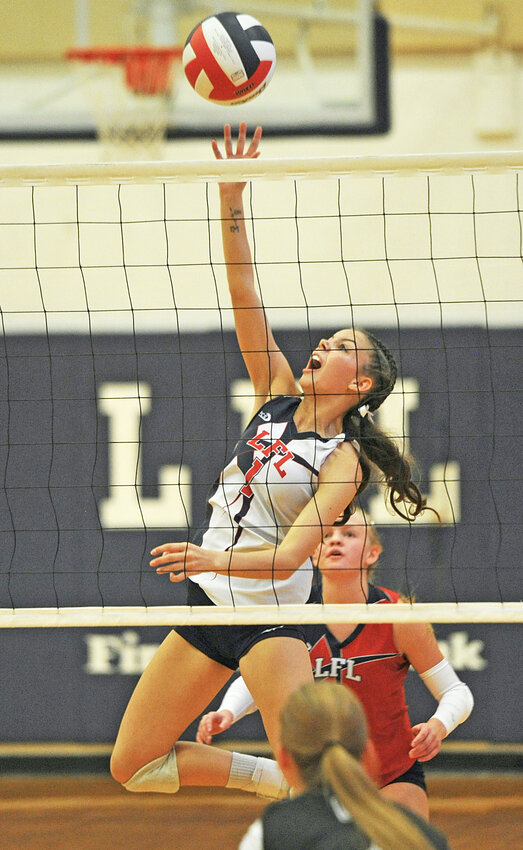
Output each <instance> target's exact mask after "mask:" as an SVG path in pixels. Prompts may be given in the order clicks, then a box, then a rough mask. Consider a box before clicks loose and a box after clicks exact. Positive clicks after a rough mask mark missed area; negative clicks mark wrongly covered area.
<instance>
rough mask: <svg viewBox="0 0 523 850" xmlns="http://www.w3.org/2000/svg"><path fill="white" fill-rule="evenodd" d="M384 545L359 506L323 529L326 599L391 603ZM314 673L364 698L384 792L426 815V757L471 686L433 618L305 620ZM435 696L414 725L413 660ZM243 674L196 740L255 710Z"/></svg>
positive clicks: (465, 706)
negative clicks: (379, 575) (409, 700)
mask: <svg viewBox="0 0 523 850" xmlns="http://www.w3.org/2000/svg"><path fill="white" fill-rule="evenodd" d="M381 552H382V546H381V543H380V540H379V536H378V533H377V530H376V527H375V526H374V525H372V524H369V523H368V521H367V520H366V517H365V514H364V513H363V512H362V511H360V510H358V511H356V512H355V513H354V514H353V516H352V517H351V518H350V520H349V522H348V523H347V524H345V525H334V526H333V527H332V528H329V529H327V531H326V532H325V535H324V538H323V543H322V544H321V547H320V548H319V550H318V552H317V553H316V559H317V564H318V567H319V570H320V573H321V578H322V591H321V593H322V598H323V601H324V602H326V603H332V604H343V603H364V602H368V603H369V604H376V605H390V604H394V603H395V602H398V601H399V600H400V594H399V593H396V592H395V591H392V590H388V589H386V588H382V587H378V586H376V585H374V584H372V583H371V582H370V581H369V579H370V578H371V575H372V572H373V570H374V568H375V566H376V563H377V561H378V558H379V556H380V554H381ZM304 631H305V635H306V638H307V645H308V647H309V655H310V659H311V662H312V668H313V673H314V677H315V679H316V680H317V681H320V682H321V681H324V680H326V679H334V680H337V681H339V682H342V683H343V684H344V685H346V686H347V687H348V688H349V689H350V690H352V691H354V693H355V694H356V695H357V696H358V698H359V699H360V701H361V703H362V705H363V707H364V709H365V713H366V716H367V720H368V724H369V735H370V739H371V741H372V743H373V745H374V750H375V752H376V755H377V759H378V764H379V771H378V775H377V776H376V779H377V782H378V785H379V786H380V787H381V789H382V793H383V794H384V795H385V796H386V797H388V798H389V799H392V800H395V801H396V802H399V803H401V804H403V805H404V806H407V807H408V808H410V809H412V810H413V811H415V812H417V813H418V814H420V815H422V816H423V817H428V813H429V807H428V799H427V791H426V786H425V780H424V775H423V768H422V765H421V762H425V761H429V760H430V759H432V758H434V756H435V755H436V754H437V753H438V752H439V750H440V746H441V741H442V739H443V738H445V737H446V736H447V735H448V734H449V733H450V732H452V730H453V729H454V728H455V727H456V726H457V725H458V724H459V723H462V722H463V721H464V720H466V718H467V717H468V716H469V714H470V712H471V710H472V706H473V699H472V694H471V692H470V690H469V688H468V687H467V685H465V684H464V682H461V681H460V680H459V679H458V677H457V676H456V674H455V672H454V671H453V669H452V667H451V666H450V664H449V663H448V661H446V660H445V659H444V658H443V655H442V654H441V652H440V650H439V648H438V644H437V643H436V639H435V637H434V633H433V631H432V628H431V627H430V626H427V625H425V624H422V623H396V624H394V625H392V624H388V623H367V624H360V625H356V624H347V625H345V624H343V625H340V624H336V625H330V626H321V625H313V624H310V625H305V626H304ZM411 664H412V666H413V667H414V669H415V670H416V671H417V672H418V673H419V675H420V676H421V678H422V680H423V682H424V683H425V685H426V686H427V688H428V689H429V691H430V692H431V694H432V695H433V696H434V697H435V698H436V700H438V703H439V704H438V707H437V709H436V711H435V713H434V714H433V715H432V717H431V718H430V719H429V720H427V721H426V722H424V723H418V724H416V725H415V726H411V723H410V720H409V715H408V710H407V705H406V702H405V690H404V682H405V677H406V675H407V671H408V669H409V665H411ZM254 708H255V705H253V701H252V698H251V696H250V694H249V692H248V690H247V688H246V687H245V683H244V682H243V680H242V679H241V678H239V679H237V680H235V682H233V684H232V685H231V687H230V688H229V690H228V691H227V692H226V694H225V696H224V698H223V700H222V704H221V706H220V708H219V710H218V711H216V712H209V713H208V714H206V715H204V717H203V718H202V719H201V721H200V725H199V729H198V734H197V740H198V741H200V742H201V743H207V744H208V743H210V742H211V740H212V737H213V735H214V734H216V733H217V732H222V731H225V729H228V728H229V727H230V726H231V725H232V723H234V722H236V720H238V719H239V718H240V717H243V716H244V715H245V714H247V713H249V712H250V711H252V710H254Z"/></svg>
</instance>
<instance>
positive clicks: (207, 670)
mask: <svg viewBox="0 0 523 850" xmlns="http://www.w3.org/2000/svg"><path fill="white" fill-rule="evenodd" d="M230 676H231V670H229V669H228V668H227V667H224V666H223V665H221V664H218V663H217V662H216V661H213V660H212V659H210V658H207V656H206V655H204V654H203V653H202V652H200V651H199V650H197V649H196V648H195V647H193V646H191V644H189V643H187V641H186V640H184V639H183V638H182V637H180V635H178V634H177V633H176V632H171V633H170V634H169V635H168V636H167V637H166V638H165V640H164V641H163V643H162V644H161V646H160V647H159V649H158V650H157V652H156V654H155V655H154V657H153V659H152V660H151V662H150V663H149V665H148V666H147V668H146V669H145V671H144V673H143V674H142V676H141V678H140V680H139V682H138V684H137V685H136V688H135V690H134V693H133V695H132V696H131V699H130V701H129V704H128V706H127V708H126V710H125V714H124V716H123V718H122V722H121V725H120V730H119V732H118V737H117V739H116V743H115V747H114V750H113V755H112V758H111V772H112V775H113V777H114V778H115V779H116V780H117V781H118V782H122V783H123V782H127V781H128V780H129V779H130V778H131V776H133V775H134V774H135V773H136V771H137V770H139V769H140V768H141V767H142V766H143V765H145V764H148V763H149V762H152V761H153V760H154V759H156V758H158V757H160V756H163V755H165V753H168V752H169V751H170V750H171V749H172V747H173V745H174V744H175V743H176V741H177V740H178V738H179V737H180V735H181V734H182V732H184V731H185V729H186V728H187V726H188V725H189V723H191V721H192V720H194V718H195V717H197V716H198V714H200V713H201V712H202V711H204V709H205V708H206V707H207V705H208V704H209V702H210V701H211V700H212V699H213V697H214V696H215V695H216V694H217V693H218V691H219V690H220V688H222V687H223V685H224V684H225V683H226V682H227V681H228V679H229V678H230ZM210 750H211V748H210V747H206V746H205V745H202V744H191V745H188V746H187V745H185V744H184V745H180V751H179V756H180V758H179V764H178V769H179V775H180V781H181V783H182V784H211V785H225V783H226V781H227V776H228V770H229V767H230V761H231V755H230V753H227V752H226V751H224V750H220V751H218V750H215V751H213V754H212V758H211V752H210ZM177 755H178V747H177ZM200 770H201V771H202V781H201V782H200V781H197V778H198V775H199V771H200Z"/></svg>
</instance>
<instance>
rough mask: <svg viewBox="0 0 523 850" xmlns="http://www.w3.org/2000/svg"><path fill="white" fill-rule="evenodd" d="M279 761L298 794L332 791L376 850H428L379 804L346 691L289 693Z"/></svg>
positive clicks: (327, 686) (362, 721)
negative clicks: (315, 790)
mask: <svg viewBox="0 0 523 850" xmlns="http://www.w3.org/2000/svg"><path fill="white" fill-rule="evenodd" d="M280 723H281V731H280V748H279V754H278V755H279V758H278V760H279V762H280V765H281V766H282V769H283V771H284V773H285V774H286V778H287V780H288V781H289V782H290V784H291V785H292V786H293V787H294V788H295V790H296V791H297V792H298V793H303V792H304V791H306V790H309V789H314V788H322V789H323V790H324V791H326V792H327V794H329V792H332V793H333V794H334V795H335V797H336V799H337V800H338V802H339V803H341V804H342V806H343V807H344V808H345V809H346V810H347V811H348V812H349V813H350V815H351V816H352V818H353V820H354V821H355V822H356V824H357V825H358V826H359V827H360V829H361V830H362V831H363V832H364V833H365V834H366V835H368V836H369V838H370V839H371V840H372V841H373V842H374V843H375V844H376V845H377V846H379V847H381V848H382V850H430V848H433V845H432V844H429V842H428V841H427V840H426V839H425V837H424V835H423V834H422V833H421V832H420V830H419V829H418V828H417V827H415V826H414V824H413V823H412V822H411V821H410V820H409V819H407V817H406V816H405V815H403V813H402V812H401V811H400V810H399V809H397V808H396V807H395V806H393V805H392V804H391V803H389V802H388V801H387V800H385V799H384V798H383V797H382V796H381V795H380V793H379V791H378V789H377V788H376V786H375V785H374V783H373V782H372V780H371V779H370V778H369V776H368V775H367V773H366V772H365V770H364V769H363V767H362V765H361V764H360V762H361V761H362V759H364V757H365V753H366V748H367V721H366V718H365V713H364V711H363V708H362V706H361V704H360V702H359V700H358V698H357V697H356V696H355V694H354V693H353V692H352V691H351V690H349V688H347V687H345V686H344V685H342V684H340V683H338V682H332V681H326V682H322V683H321V684H316V683H314V682H309V683H308V684H306V685H302V686H301V687H300V688H298V689H297V690H295V691H294V692H293V693H292V694H291V695H290V697H289V698H288V700H287V702H286V704H285V706H284V707H283V710H282V712H281V715H280Z"/></svg>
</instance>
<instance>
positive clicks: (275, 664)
mask: <svg viewBox="0 0 523 850" xmlns="http://www.w3.org/2000/svg"><path fill="white" fill-rule="evenodd" d="M240 671H241V673H242V676H243V678H244V679H245V683H246V685H247V687H248V688H249V690H250V692H251V694H252V696H253V697H254V700H255V702H256V705H257V706H258V708H259V710H260V713H261V716H262V720H263V725H264V726H265V731H266V733H267V737H268V739H269V743H270V745H271V747H272V751H273V753H276V752H278V749H277V748H278V742H279V726H280V722H279V719H280V711H281V709H282V708H283V706H284V704H285V702H286V701H287V697H288V696H289V695H290V694H291V693H292V692H293V691H294V690H296V688H299V687H300V685H303V684H305V683H306V682H312V681H313V677H312V669H311V662H310V659H309V653H308V651H307V647H306V645H305V644H304V643H303V641H301V640H298V639H296V638H291V637H271V638H266V639H265V640H263V641H260V642H259V643H256V644H254V646H253V647H252V649H251V650H250V651H249V652H248V653H247V655H245V656H244V657H243V658H242V659H241V661H240Z"/></svg>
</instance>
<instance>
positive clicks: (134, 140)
mask: <svg viewBox="0 0 523 850" xmlns="http://www.w3.org/2000/svg"><path fill="white" fill-rule="evenodd" d="M182 52H183V51H182V49H181V48H180V47H153V46H130V47H79V48H72V49H71V50H68V52H67V54H66V55H67V59H69V60H71V61H79V62H82V63H83V66H84V68H86V67H87V66H91V65H93V64H95V65H96V66H97V67H96V69H95V71H94V73H93V72H92V69H89V72H88V73H84V77H83V82H84V83H85V84H86V85H87V86H88V88H89V93H90V98H91V100H92V108H93V112H94V117H95V120H96V124H97V132H98V138H99V139H100V140H101V141H102V143H103V146H104V155H105V158H106V159H116V160H118V159H158V158H160V157H161V155H162V146H163V141H164V138H165V131H166V129H167V122H168V116H169V106H170V101H171V94H172V90H173V80H174V67H175V64H176V63H177V62H179V61H180V60H181V57H182Z"/></svg>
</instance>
